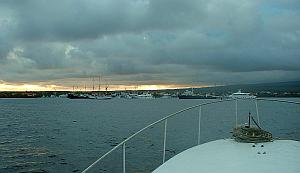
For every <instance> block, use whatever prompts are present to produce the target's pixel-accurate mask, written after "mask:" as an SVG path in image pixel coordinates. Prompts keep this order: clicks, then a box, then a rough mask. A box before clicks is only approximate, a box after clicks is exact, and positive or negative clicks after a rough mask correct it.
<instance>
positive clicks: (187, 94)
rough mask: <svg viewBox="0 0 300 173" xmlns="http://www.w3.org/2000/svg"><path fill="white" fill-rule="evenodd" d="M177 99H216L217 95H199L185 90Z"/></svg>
mask: <svg viewBox="0 0 300 173" xmlns="http://www.w3.org/2000/svg"><path fill="white" fill-rule="evenodd" d="M178 98H179V99H217V98H218V97H217V96H212V95H208V94H206V95H200V94H194V92H193V91H189V90H187V91H185V92H184V93H182V94H181V95H179V96H178Z"/></svg>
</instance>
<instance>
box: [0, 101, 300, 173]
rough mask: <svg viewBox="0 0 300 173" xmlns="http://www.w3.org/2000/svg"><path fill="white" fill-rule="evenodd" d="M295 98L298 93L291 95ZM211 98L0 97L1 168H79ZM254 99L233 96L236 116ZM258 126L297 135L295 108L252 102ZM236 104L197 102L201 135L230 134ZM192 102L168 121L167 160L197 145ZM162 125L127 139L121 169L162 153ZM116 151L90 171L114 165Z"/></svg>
mask: <svg viewBox="0 0 300 173" xmlns="http://www.w3.org/2000/svg"><path fill="white" fill-rule="evenodd" d="M291 100H296V101H299V99H291ZM210 101H212V100H179V99H148V100H142V99H133V100H125V99H112V100H104V101H103V100H102V101H100V100H69V99H58V98H57V99H42V98H41V99H0V172H1V173H13V172H54V173H60V172H81V171H82V170H83V169H84V168H86V167H87V166H88V165H89V164H91V163H92V162H93V161H95V160H96V159H97V158H98V157H99V156H101V155H102V154H104V153H105V152H107V151H108V150H109V149H111V148H112V147H113V146H115V145H117V144H118V142H120V141H122V140H123V139H124V138H125V137H128V136H129V135H130V134H132V133H134V132H135V131H137V130H139V129H141V128H142V127H144V126H145V125H148V124H149V123H151V122H153V121H155V120H158V119H160V118H162V117H164V116H165V115H167V114H169V113H173V112H175V111H177V110H180V109H182V108H186V107H188V106H193V105H196V104H199V103H203V102H210ZM249 111H250V112H252V114H253V115H255V114H256V111H255V104H254V102H253V101H240V102H239V123H244V122H246V121H247V115H248V112H249ZM259 111H260V121H261V124H262V127H263V128H264V129H266V130H268V131H270V132H272V133H273V136H275V137H280V138H288V139H294V140H300V107H299V105H290V104H285V103H273V102H261V101H259ZM234 125H235V104H234V102H226V103H221V104H218V105H210V106H207V107H204V108H203V114H202V129H201V130H202V131H201V139H202V140H201V142H202V143H203V142H208V141H211V140H215V139H220V138H228V137H230V136H231V133H230V132H231V131H232V127H233V126H234ZM197 126H198V109H194V110H190V111H188V112H185V113H183V114H180V115H179V116H177V117H174V118H172V119H170V120H169V121H168V135H167V159H168V158H170V157H172V156H174V155H175V154H178V153H179V152H181V151H183V150H185V149H187V148H189V147H192V146H194V145H196V144H197ZM162 139H163V124H158V125H156V126H155V127H154V128H151V129H149V130H148V131H146V132H145V133H143V134H142V135H141V136H138V137H137V138H135V139H134V140H133V141H131V142H129V143H128V144H127V145H126V146H127V150H126V152H127V155H126V156H127V163H126V164H127V172H140V173H141V172H151V171H152V170H153V169H155V168H156V167H157V166H158V165H160V164H161V160H162V147H163V142H162ZM121 159H122V152H121V150H118V151H116V152H114V153H113V154H112V155H110V156H108V157H107V158H106V159H105V160H104V161H103V162H101V163H100V164H98V165H97V166H96V167H95V168H94V169H93V170H92V171H91V172H121V167H122V160H121Z"/></svg>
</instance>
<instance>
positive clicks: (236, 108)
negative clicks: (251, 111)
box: [235, 99, 238, 127]
mask: <svg viewBox="0 0 300 173" xmlns="http://www.w3.org/2000/svg"><path fill="white" fill-rule="evenodd" d="M237 117H238V100H237V99H235V127H237V126H238V122H237V121H238V119H237Z"/></svg>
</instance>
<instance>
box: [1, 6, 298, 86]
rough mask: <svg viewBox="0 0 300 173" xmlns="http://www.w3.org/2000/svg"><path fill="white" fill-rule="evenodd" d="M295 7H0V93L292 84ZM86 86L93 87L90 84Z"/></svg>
mask: <svg viewBox="0 0 300 173" xmlns="http://www.w3.org/2000/svg"><path fill="white" fill-rule="evenodd" d="M299 72H300V1H299V0H239V1H237V0H0V90H71V88H73V86H74V87H75V88H79V89H83V88H84V87H87V88H88V89H91V88H92V83H94V84H95V85H98V83H99V76H100V83H101V87H102V89H104V88H105V87H108V88H109V89H117V88H119V89H126V88H128V89H132V88H135V89H159V88H177V87H187V86H214V85H229V84H242V83H267V82H282V81H298V80H300V73H299ZM93 78H94V82H93Z"/></svg>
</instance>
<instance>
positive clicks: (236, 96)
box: [229, 90, 256, 99]
mask: <svg viewBox="0 0 300 173" xmlns="http://www.w3.org/2000/svg"><path fill="white" fill-rule="evenodd" d="M229 98H233V99H254V98H256V96H254V95H251V94H250V93H243V92H242V90H239V91H238V92H236V93H233V94H231V95H230V96H229Z"/></svg>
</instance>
